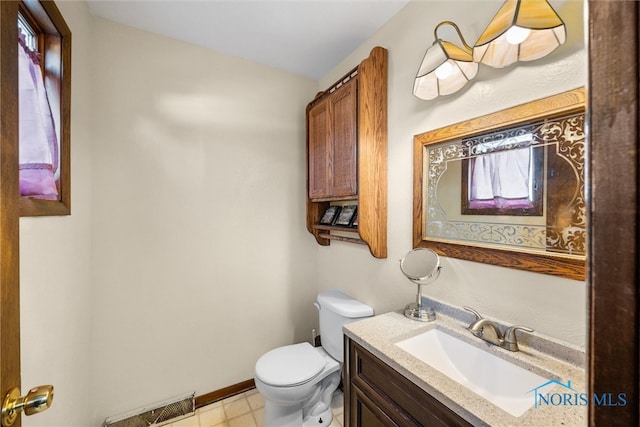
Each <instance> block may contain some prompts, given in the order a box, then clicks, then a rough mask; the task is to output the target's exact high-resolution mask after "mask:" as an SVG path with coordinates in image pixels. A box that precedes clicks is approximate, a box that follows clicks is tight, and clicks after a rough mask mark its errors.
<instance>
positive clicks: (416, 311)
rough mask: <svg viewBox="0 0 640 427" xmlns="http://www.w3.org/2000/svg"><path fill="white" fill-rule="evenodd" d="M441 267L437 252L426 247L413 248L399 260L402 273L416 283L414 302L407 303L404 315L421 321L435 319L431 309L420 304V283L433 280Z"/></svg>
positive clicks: (427, 282) (426, 283)
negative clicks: (416, 291)
mask: <svg viewBox="0 0 640 427" xmlns="http://www.w3.org/2000/svg"><path fill="white" fill-rule="evenodd" d="M441 268H442V267H441V266H440V257H439V256H438V254H437V253H435V252H434V251H432V250H431V249H427V248H417V249H414V250H412V251H411V252H409V253H408V254H406V255H405V256H404V258H402V259H401V260H400V270H401V271H402V273H403V274H404V275H405V276H407V279H409V280H411V281H412V282H413V283H415V284H416V285H418V293H417V295H416V302H415V303H411V304H408V305H407V306H406V307H405V309H404V315H405V316H406V317H408V318H410V319H413V320H419V321H422V322H430V321H432V320H435V318H436V314H435V312H434V311H433V309H432V308H430V307H425V306H424V305H422V285H428V284H429V283H432V282H434V281H435V280H436V279H437V278H438V276H439V275H440V269H441Z"/></svg>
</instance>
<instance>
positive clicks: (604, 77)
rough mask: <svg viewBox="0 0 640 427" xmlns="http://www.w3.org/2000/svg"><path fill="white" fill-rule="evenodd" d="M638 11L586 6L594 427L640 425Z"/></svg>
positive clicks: (621, 5) (627, 5)
mask: <svg viewBox="0 0 640 427" xmlns="http://www.w3.org/2000/svg"><path fill="white" fill-rule="evenodd" d="M639 37H640V4H639V3H638V2H635V1H593V0H592V1H590V2H589V86H588V92H589V101H588V108H589V111H590V114H589V117H590V120H589V146H590V148H589V151H590V153H589V154H590V155H589V162H590V163H589V169H590V178H591V183H590V184H591V188H590V189H591V200H590V206H589V212H590V221H589V228H590V233H589V239H590V240H591V243H590V248H589V290H590V298H589V303H590V310H589V314H590V315H589V358H588V360H589V365H588V379H589V395H592V394H594V393H597V394H598V395H600V396H601V395H603V394H607V393H612V395H613V396H616V397H618V396H619V394H620V393H624V394H625V399H626V404H624V405H621V403H622V402H621V401H620V402H618V401H617V400H614V402H616V403H620V404H612V405H590V406H589V424H590V425H592V426H605V425H606V426H637V425H640V406H639V402H640V368H639V364H640V344H639V336H640V316H639V315H638V304H639V301H640V289H639V287H638V282H639V280H640V273H639V262H638V260H639V256H640V254H639V249H638V248H639V234H638V233H639V229H638V222H639V218H640V204H639V203H640V202H639V194H638V193H639V190H638V187H639V181H638V176H639V171H638V157H639V152H640V148H639V140H640V131H639V130H638V129H639V125H640V124H639V122H640V119H639V114H640V106H639V104H638V94H639V91H640V84H639V81H638V75H639V73H640V65H639V62H638V60H639V55H638V51H639V49H640V38H639Z"/></svg>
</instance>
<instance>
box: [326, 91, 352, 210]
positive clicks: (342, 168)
mask: <svg viewBox="0 0 640 427" xmlns="http://www.w3.org/2000/svg"><path fill="white" fill-rule="evenodd" d="M356 96H357V80H356V79H352V80H349V81H348V82H347V83H345V84H344V85H343V86H342V87H340V88H339V89H337V90H336V91H335V92H334V93H333V94H332V96H331V97H330V102H331V117H332V119H333V120H332V123H331V136H332V141H333V147H332V151H333V153H332V154H333V155H332V156H331V162H332V164H331V167H330V170H331V174H332V175H331V195H332V196H334V197H345V196H355V195H356V194H357V188H356V187H357V185H356V182H357V152H356V149H357V105H356V102H357V98H356Z"/></svg>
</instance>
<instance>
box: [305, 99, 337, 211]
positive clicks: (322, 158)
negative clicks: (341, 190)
mask: <svg viewBox="0 0 640 427" xmlns="http://www.w3.org/2000/svg"><path fill="white" fill-rule="evenodd" d="M308 126H309V146H308V147H309V148H308V150H309V153H308V155H309V197H310V198H312V199H316V198H318V199H319V198H323V197H328V196H329V157H330V155H331V153H330V150H329V148H330V144H329V103H328V102H327V101H322V102H319V103H318V104H316V105H314V106H313V107H312V108H311V109H310V110H309V124H308Z"/></svg>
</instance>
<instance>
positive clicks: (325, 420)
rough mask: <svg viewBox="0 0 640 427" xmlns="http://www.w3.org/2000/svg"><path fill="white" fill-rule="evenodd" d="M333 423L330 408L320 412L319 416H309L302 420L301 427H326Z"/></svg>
mask: <svg viewBox="0 0 640 427" xmlns="http://www.w3.org/2000/svg"><path fill="white" fill-rule="evenodd" d="M331 421H333V414H332V413H331V408H329V409H327V410H326V411H324V412H322V413H321V414H320V415H309V416H307V417H306V418H305V419H304V422H303V423H302V427H327V426H329V424H331Z"/></svg>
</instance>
